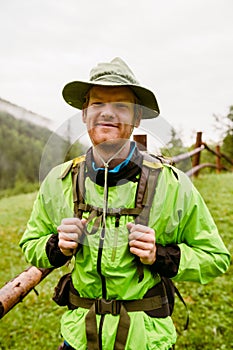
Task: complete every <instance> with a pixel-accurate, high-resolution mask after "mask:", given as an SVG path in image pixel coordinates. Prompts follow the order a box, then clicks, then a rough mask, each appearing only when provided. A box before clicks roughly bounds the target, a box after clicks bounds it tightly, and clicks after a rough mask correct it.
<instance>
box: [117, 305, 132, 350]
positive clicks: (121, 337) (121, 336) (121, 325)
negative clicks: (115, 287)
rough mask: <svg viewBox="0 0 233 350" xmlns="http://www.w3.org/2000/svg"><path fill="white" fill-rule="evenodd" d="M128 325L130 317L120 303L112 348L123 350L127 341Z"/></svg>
mask: <svg viewBox="0 0 233 350" xmlns="http://www.w3.org/2000/svg"><path fill="white" fill-rule="evenodd" d="M129 327H130V317H129V315H128V312H127V311H126V309H125V307H124V305H123V304H122V305H121V309H120V319H119V322H118V327H117V334H116V339H115V344H114V350H124V349H125V344H126V341H127V337H128V333H129Z"/></svg>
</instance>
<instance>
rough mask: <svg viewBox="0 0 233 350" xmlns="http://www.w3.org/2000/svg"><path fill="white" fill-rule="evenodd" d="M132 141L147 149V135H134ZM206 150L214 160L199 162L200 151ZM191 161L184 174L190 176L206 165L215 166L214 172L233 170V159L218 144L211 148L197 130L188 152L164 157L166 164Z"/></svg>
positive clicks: (196, 173) (140, 147)
mask: <svg viewBox="0 0 233 350" xmlns="http://www.w3.org/2000/svg"><path fill="white" fill-rule="evenodd" d="M134 141H136V143H137V145H138V147H139V149H141V150H144V151H145V150H146V149H147V137H146V135H134ZM204 150H207V151H208V152H210V153H212V154H214V155H215V157H216V158H215V159H216V162H215V164H214V163H201V152H202V151H204ZM190 158H191V161H192V167H191V169H189V170H188V171H186V174H187V175H188V176H189V177H190V176H198V174H199V171H200V170H201V169H204V168H206V167H209V168H215V169H216V173H217V174H219V173H220V172H221V171H222V170H227V171H233V160H232V159H230V158H229V157H228V156H227V155H225V154H224V153H222V152H221V151H220V146H219V145H217V146H216V149H215V150H213V149H211V148H210V147H209V146H208V145H207V144H206V143H205V142H203V141H202V132H198V133H197V135H196V142H195V146H194V149H193V150H192V151H190V152H186V153H183V154H178V155H176V156H174V157H171V158H166V159H165V162H166V163H168V164H172V165H176V164H177V163H179V162H181V161H183V160H186V159H190ZM222 159H225V160H226V161H227V162H228V163H229V164H230V165H231V169H229V168H226V167H225V166H224V165H223V164H222V162H221V160H222Z"/></svg>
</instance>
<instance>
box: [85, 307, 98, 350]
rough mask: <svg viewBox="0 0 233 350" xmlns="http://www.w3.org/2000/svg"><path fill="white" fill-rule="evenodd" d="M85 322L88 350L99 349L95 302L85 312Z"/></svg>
mask: <svg viewBox="0 0 233 350" xmlns="http://www.w3.org/2000/svg"><path fill="white" fill-rule="evenodd" d="M85 324H86V337H87V348H88V350H99V339H98V333H97V321H96V314H95V303H93V304H92V306H91V307H90V310H89V311H88V313H87V314H86V317H85Z"/></svg>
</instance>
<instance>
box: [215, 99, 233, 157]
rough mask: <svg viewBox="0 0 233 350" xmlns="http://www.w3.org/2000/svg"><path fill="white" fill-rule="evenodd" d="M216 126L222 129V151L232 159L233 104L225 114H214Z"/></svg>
mask: <svg viewBox="0 0 233 350" xmlns="http://www.w3.org/2000/svg"><path fill="white" fill-rule="evenodd" d="M214 118H215V121H216V127H217V128H218V129H220V130H221V131H222V149H221V150H222V152H223V153H225V154H226V155H227V156H228V157H229V158H231V159H233V105H232V106H230V107H229V112H228V114H227V115H226V116H218V115H214Z"/></svg>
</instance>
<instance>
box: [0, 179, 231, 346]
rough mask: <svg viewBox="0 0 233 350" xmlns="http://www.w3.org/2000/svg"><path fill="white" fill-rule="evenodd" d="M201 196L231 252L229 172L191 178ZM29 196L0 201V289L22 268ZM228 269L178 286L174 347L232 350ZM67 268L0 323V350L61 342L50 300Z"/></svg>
mask: <svg viewBox="0 0 233 350" xmlns="http://www.w3.org/2000/svg"><path fill="white" fill-rule="evenodd" d="M194 183H195V185H196V187H197V188H198V189H199V191H200V192H201V194H202V195H203V197H204V199H205V201H206V203H207V205H208V207H209V209H210V211H211V213H212V215H213V217H214V219H215V221H216V223H217V225H218V227H219V231H220V234H221V236H222V238H223V240H224V242H225V244H226V246H227V247H228V249H229V250H230V252H231V253H232V252H233V243H232V242H233V240H232V233H233V230H232V222H233V206H232V199H233V186H232V184H233V174H222V175H214V174H211V175H202V176H201V175H200V176H199V178H198V179H195V180H194ZM34 199H35V193H32V194H31V193H30V194H22V195H18V196H14V197H9V198H2V199H1V200H0V251H1V269H0V287H1V286H3V285H4V284H5V282H7V281H9V280H10V279H12V278H14V277H15V276H16V275H17V274H19V273H20V272H21V271H23V270H24V269H25V268H26V267H27V266H28V265H27V264H26V262H25V260H24V257H23V255H22V253H21V250H20V249H19V247H18V242H19V240H20V237H21V236H22V233H23V231H24V229H25V225H26V222H27V219H28V218H29V215H30V212H31V209H32V205H33V201H34ZM232 270H233V268H232V265H231V267H230V269H229V270H228V272H227V273H226V274H225V275H223V276H222V277H218V278H217V279H215V280H214V281H213V282H211V283H209V284H208V285H206V286H202V285H199V284H196V283H186V282H185V283H179V285H178V288H179V290H180V292H181V293H182V295H183V297H184V298H185V300H186V303H187V305H188V308H189V311H190V324H189V328H188V330H187V331H184V330H183V326H184V323H185V317H186V314H185V310H184V307H183V305H182V303H181V302H180V301H179V300H178V299H177V300H176V306H175V311H174V317H173V318H174V321H175V324H176V326H177V330H178V341H177V345H176V349H178V350H180V349H193V350H194V349H195V350H197V349H206V350H209V349H215V350H216V349H232V348H233V337H232V324H233V314H232V305H233V293H232ZM67 271H68V268H66V267H64V268H62V269H59V270H56V271H54V272H52V273H51V274H50V275H49V276H48V277H47V278H45V280H43V281H42V282H41V283H40V284H39V285H38V286H37V287H36V290H37V291H38V293H39V296H37V295H36V294H35V293H34V292H33V291H32V292H31V293H30V294H29V295H28V296H27V297H26V298H25V299H24V300H23V302H22V303H20V304H18V305H16V306H15V307H14V308H13V309H12V310H11V311H10V312H9V313H8V314H6V315H5V316H4V317H3V318H2V319H1V320H0V349H1V350H16V349H17V350H32V349H33V350H41V349H55V350H56V349H57V347H58V345H59V344H60V342H61V337H60V317H61V315H62V313H63V311H64V309H63V308H59V307H58V306H57V305H56V304H55V303H54V302H53V301H52V300H51V297H52V294H53V289H54V286H55V285H56V283H57V280H58V279H59V277H60V276H61V275H62V274H64V273H66V272H67Z"/></svg>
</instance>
